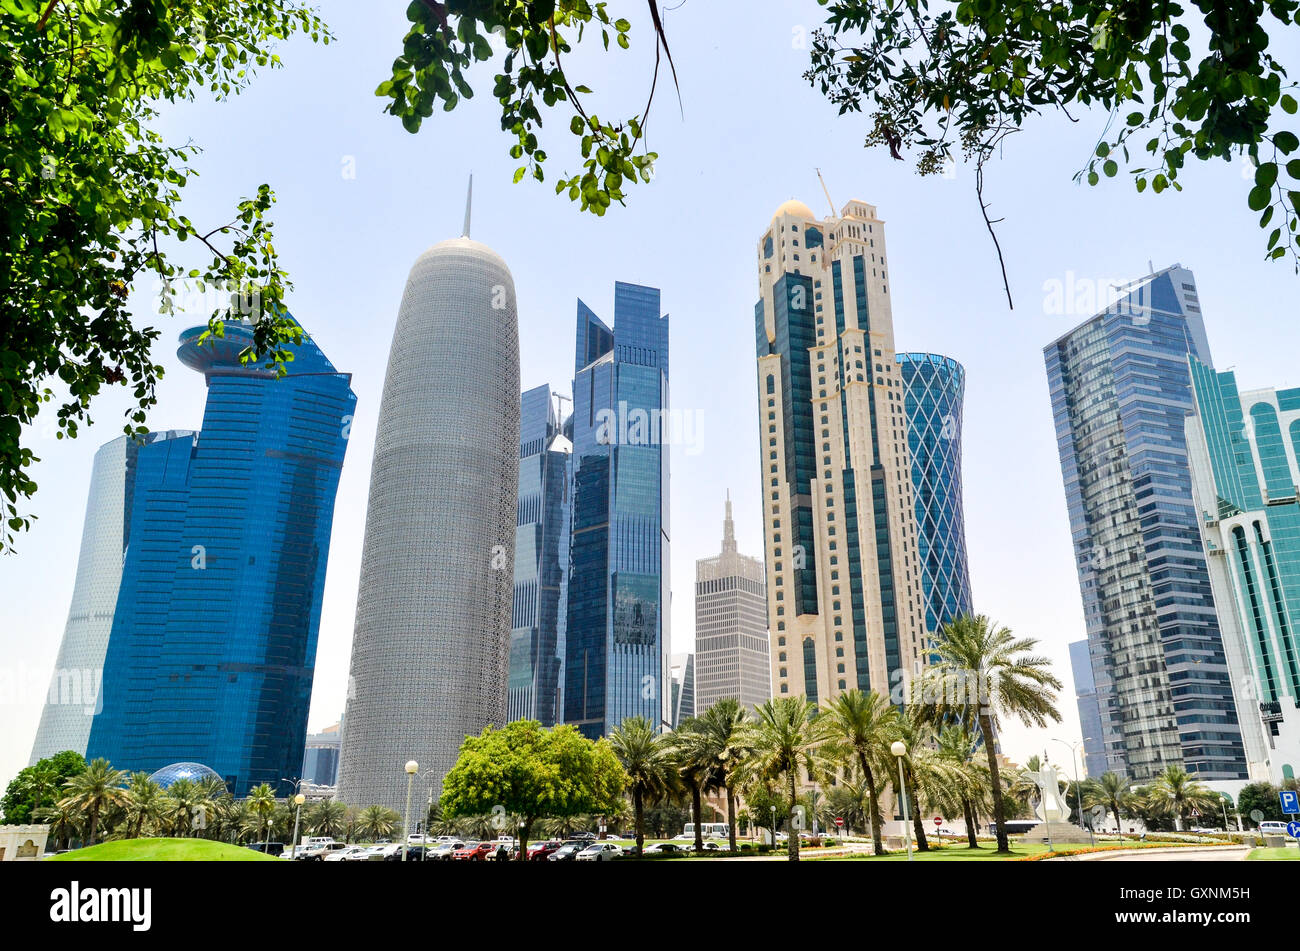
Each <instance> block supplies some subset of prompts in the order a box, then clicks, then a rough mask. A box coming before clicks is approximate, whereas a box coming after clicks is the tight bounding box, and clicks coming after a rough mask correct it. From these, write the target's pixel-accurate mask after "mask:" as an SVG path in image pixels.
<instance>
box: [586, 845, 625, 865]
mask: <svg viewBox="0 0 1300 951" xmlns="http://www.w3.org/2000/svg"><path fill="white" fill-rule="evenodd" d="M622 854H623V849H622V847H621V846H617V845H615V844H614V843H613V842H595V843H593V844H591V845H589V846H587V847H586V848H585V849H583V850H582V851H581V852H579V853H578V855H577V860H578V861H579V862H608V861H610V860H611V859H616V858H619V857H620V856H622Z"/></svg>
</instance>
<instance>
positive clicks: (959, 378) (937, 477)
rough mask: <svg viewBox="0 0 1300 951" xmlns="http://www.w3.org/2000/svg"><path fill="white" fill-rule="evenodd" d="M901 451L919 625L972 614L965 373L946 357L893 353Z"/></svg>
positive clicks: (934, 626)
mask: <svg viewBox="0 0 1300 951" xmlns="http://www.w3.org/2000/svg"><path fill="white" fill-rule="evenodd" d="M898 365H899V369H900V370H902V374H903V408H904V411H905V412H906V413H907V445H908V449H909V450H910V451H911V456H912V494H913V496H914V497H915V502H916V550H917V554H918V556H919V557H920V561H921V586H922V588H923V590H924V593H925V627H926V630H927V631H931V632H933V631H937V630H939V628H940V627H942V626H943V625H944V624H947V623H948V622H949V621H951V620H952V619H953V618H955V617H957V616H958V615H961V614H971V613H973V608H972V604H971V592H970V571H969V569H968V568H967V561H966V517H965V515H964V514H963V510H962V497H961V422H962V404H963V400H964V399H965V394H966V370H965V368H963V367H962V365H961V364H960V363H958V362H957V361H956V360H954V359H952V358H951V357H943V356H939V355H938V354H934V353H900V354H899V355H898Z"/></svg>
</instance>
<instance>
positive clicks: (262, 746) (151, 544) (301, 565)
mask: <svg viewBox="0 0 1300 951" xmlns="http://www.w3.org/2000/svg"><path fill="white" fill-rule="evenodd" d="M206 329H207V328H206V327H196V328H194V329H192V330H188V331H186V332H185V333H183V334H182V335H181V346H180V350H179V351H178V355H179V357H180V359H181V362H182V363H184V364H185V365H186V366H188V367H190V368H191V369H194V370H197V371H198V372H200V373H202V374H203V375H204V378H205V380H206V381H207V387H208V398H207V405H206V408H205V410H204V415H203V427H202V430H201V432H200V433H199V434H198V435H197V436H194V435H190V434H187V435H182V436H178V437H177V438H170V439H159V440H156V441H154V442H150V443H148V444H147V445H144V446H141V447H140V448H139V450H138V453H137V456H136V473H135V481H134V491H133V498H132V502H131V506H130V509H129V512H130V515H129V517H130V521H131V527H130V531H129V537H130V539H131V544H130V546H129V547H128V548H127V551H126V555H125V559H124V562H123V567H122V579H121V585H120V589H119V592H118V596H117V604H116V611H115V614H114V617H113V625H112V630H111V632H110V634H109V638H108V647H107V650H106V654H105V658H104V681H103V710H102V712H101V713H100V714H99V715H98V716H96V717H95V719H94V724H93V726H92V727H91V731H90V738H89V743H88V749H87V754H86V755H87V756H88V757H99V756H102V757H104V758H105V759H107V760H109V761H110V762H111V763H112V764H113V765H114V766H115V767H117V768H119V769H127V770H131V771H136V770H144V771H147V772H152V771H154V770H157V769H160V768H162V767H164V766H167V765H168V764H171V763H176V762H182V761H190V762H198V763H202V764H204V765H205V766H207V767H210V768H211V769H213V770H215V771H216V772H217V774H218V775H220V776H221V777H222V778H223V779H224V780H225V781H226V783H227V785H228V786H229V788H230V790H231V792H233V793H234V794H235V795H236V796H242V795H244V794H245V793H247V791H248V790H249V789H250V788H251V787H253V786H256V785H258V784H260V783H264V782H265V783H269V784H270V785H271V786H272V787H274V788H276V789H277V790H278V791H279V792H280V793H285V792H287V791H288V785H287V784H286V783H284V782H282V780H283V779H284V778H285V777H294V776H297V775H298V770H299V768H300V767H301V765H302V761H303V747H304V741H305V737H306V732H307V711H308V706H309V704H310V701H311V687H312V676H313V672H314V666H315V662H316V636H317V630H318V627H319V624H320V613H321V594H322V590H323V588H324V583H325V567H326V560H327V557H328V554H329V539H330V530H331V527H332V523H333V516H334V498H335V492H336V491H337V489H338V481H339V474H340V470H341V468H342V465H343V456H344V453H345V451H346V449H347V437H348V433H349V431H350V424H351V420H352V414H353V410H354V408H355V406H356V397H355V396H354V395H353V393H352V390H351V388H350V376H349V375H348V374H346V373H340V372H338V371H337V370H336V369H335V368H334V365H333V364H332V363H330V361H329V360H328V359H327V358H326V357H325V354H324V353H322V352H321V350H320V348H319V347H317V346H316V344H315V343H314V342H313V341H311V340H310V339H306V340H304V342H303V343H302V344H301V345H299V346H296V347H294V348H293V360H292V361H291V362H290V363H289V364H288V371H289V372H288V375H287V376H285V377H283V378H279V379H277V378H276V376H275V371H273V370H267V369H265V368H264V367H262V366H260V365H257V364H253V365H245V364H243V363H241V362H240V359H239V354H240V351H241V350H243V349H244V348H245V347H246V346H247V345H248V344H249V343H250V341H251V340H252V329H251V327H249V326H247V325H241V324H234V323H227V325H226V330H225V336H224V337H221V338H216V339H214V340H210V341H209V342H206V343H202V344H200V343H199V337H200V336H201V335H202V333H203V331H205V330H206Z"/></svg>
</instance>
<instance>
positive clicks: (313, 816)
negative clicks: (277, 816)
mask: <svg viewBox="0 0 1300 951" xmlns="http://www.w3.org/2000/svg"><path fill="white" fill-rule="evenodd" d="M347 814H348V807H347V806H346V805H344V804H343V803H341V802H339V801H338V800H337V799H322V800H320V802H317V803H315V804H314V805H312V807H311V808H310V809H308V810H307V815H306V816H305V817H304V819H305V821H306V823H307V828H308V829H310V830H311V834H312V835H327V836H330V837H331V838H333V837H334V836H337V835H341V834H342V832H343V829H344V827H345V825H346V822H347ZM425 828H427V829H432V828H433V824H432V823H429V824H428V825H427V826H425Z"/></svg>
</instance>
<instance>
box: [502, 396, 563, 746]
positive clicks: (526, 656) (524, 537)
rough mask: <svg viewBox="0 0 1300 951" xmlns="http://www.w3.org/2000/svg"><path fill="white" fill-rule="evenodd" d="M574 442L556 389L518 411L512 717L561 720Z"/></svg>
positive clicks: (509, 715) (533, 398) (548, 723)
mask: <svg viewBox="0 0 1300 951" xmlns="http://www.w3.org/2000/svg"><path fill="white" fill-rule="evenodd" d="M570 448H571V447H570V443H569V440H568V438H567V437H565V436H564V434H563V433H562V432H561V428H560V419H559V416H558V414H557V413H556V410H555V400H554V397H553V394H552V393H551V388H550V387H549V386H538V387H535V388H533V389H531V390H528V391H526V392H525V393H524V394H523V396H522V398H521V399H520V412H519V504H518V524H517V526H516V528H515V588H514V606H513V609H512V615H513V622H512V625H511V633H510V679H509V684H508V687H507V691H508V697H507V702H506V707H507V710H506V716H507V718H508V719H510V720H537V721H538V722H540V723H541V724H542V725H543V726H553V725H555V723H556V722H558V720H559V719H560V711H561V706H560V685H561V674H560V671H561V669H562V667H563V657H564V625H565V621H566V617H565V615H566V613H567V610H568V604H567V601H568V583H569V578H568V565H569V507H568V488H569V485H568V483H569V458H570V451H569V450H570Z"/></svg>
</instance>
